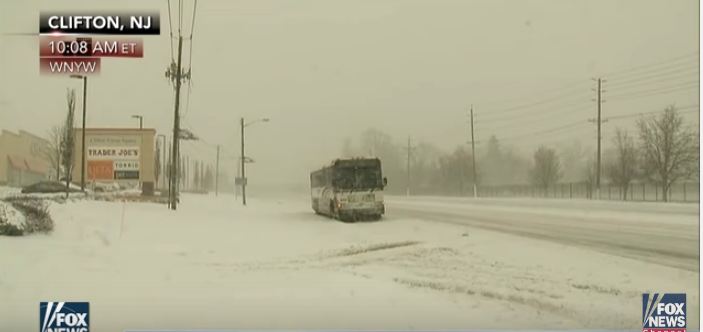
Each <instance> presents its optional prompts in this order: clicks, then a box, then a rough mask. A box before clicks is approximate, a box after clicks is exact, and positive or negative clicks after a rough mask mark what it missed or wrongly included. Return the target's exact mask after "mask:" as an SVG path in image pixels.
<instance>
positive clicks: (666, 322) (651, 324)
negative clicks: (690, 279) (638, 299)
mask: <svg viewBox="0 0 703 332" xmlns="http://www.w3.org/2000/svg"><path fill="white" fill-rule="evenodd" d="M642 332H686V294H680V293H664V294H659V293H653V294H642Z"/></svg>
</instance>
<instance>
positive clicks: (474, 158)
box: [470, 104, 478, 198]
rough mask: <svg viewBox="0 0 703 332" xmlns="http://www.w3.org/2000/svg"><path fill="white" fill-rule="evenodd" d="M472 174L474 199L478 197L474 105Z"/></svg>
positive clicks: (472, 120) (472, 109) (472, 113)
mask: <svg viewBox="0 0 703 332" xmlns="http://www.w3.org/2000/svg"><path fill="white" fill-rule="evenodd" d="M470 115H471V173H472V175H473V180H474V181H473V182H474V198H476V197H478V189H477V187H476V139H475V137H474V105H473V104H471V113H470Z"/></svg>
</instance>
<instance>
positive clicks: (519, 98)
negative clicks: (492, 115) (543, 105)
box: [480, 79, 588, 107]
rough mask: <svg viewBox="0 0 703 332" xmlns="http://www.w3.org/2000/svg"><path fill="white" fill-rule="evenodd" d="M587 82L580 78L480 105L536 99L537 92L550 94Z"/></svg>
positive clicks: (571, 88)
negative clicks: (554, 86)
mask: <svg viewBox="0 0 703 332" xmlns="http://www.w3.org/2000/svg"><path fill="white" fill-rule="evenodd" d="M586 83H588V82H587V81H585V80H583V79H579V80H578V81H572V83H569V84H565V85H562V86H559V87H557V88H552V89H547V90H540V91H536V92H534V93H531V94H529V95H526V96H522V97H513V98H507V99H505V98H503V99H494V100H489V101H485V102H482V103H480V105H481V106H489V105H491V104H505V103H510V102H514V101H523V100H534V95H535V94H548V93H553V92H559V91H566V90H573V89H574V88H577V87H579V86H580V85H584V84H586ZM489 107H490V106H489Z"/></svg>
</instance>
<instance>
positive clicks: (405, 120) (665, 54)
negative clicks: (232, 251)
mask: <svg viewBox="0 0 703 332" xmlns="http://www.w3.org/2000/svg"><path fill="white" fill-rule="evenodd" d="M177 2H178V1H172V5H175V4H176V3H177ZM118 3H119V4H118ZM184 5H185V6H186V7H187V9H186V10H185V15H184V16H185V17H187V18H190V17H191V14H192V13H191V11H192V9H191V8H192V5H193V2H192V0H184ZM698 5H699V4H698V1H695V0H666V1H665V0H660V1H643V0H627V1H624V0H623V1H618V0H580V1H575V0H573V1H564V0H542V1H532V0H527V1H518V0H512V1H500V0H483V1H477V0H464V1H441V0H433V1H429V0H424V1H414V0H396V1H389V0H373V1H371V0H353V1H351V0H349V1H330V0H319V1H318V0H314V1H312V0H289V1H286V0H276V1H267V0H252V1H225V0H200V1H199V2H198V7H197V13H196V23H195V31H194V38H193V40H192V47H193V49H192V62H191V61H190V60H189V55H190V42H189V43H186V44H185V45H186V46H185V48H184V54H186V60H185V62H186V63H189V62H191V63H192V73H193V74H192V75H193V81H192V90H191V93H190V94H189V98H190V101H189V102H188V101H187V100H188V99H187V98H188V97H185V98H184V100H183V102H184V105H188V107H184V109H183V114H184V121H183V126H184V127H186V128H190V129H192V130H193V131H194V132H195V133H196V134H197V135H199V136H201V137H202V138H203V140H204V141H205V142H208V143H209V144H222V145H223V148H224V150H223V151H225V154H226V155H228V156H233V155H234V154H235V153H237V152H236V148H237V147H238V144H239V141H238V128H237V125H238V120H239V118H240V117H241V116H244V117H245V118H247V119H250V120H253V119H256V118H261V117H270V118H271V122H270V123H262V124H257V125H255V126H252V127H251V128H248V131H247V147H248V155H250V156H251V157H253V158H254V159H256V164H254V165H252V166H251V168H250V170H249V174H250V176H251V177H252V178H254V179H255V180H256V181H261V182H267V181H281V180H286V181H291V182H297V181H307V177H308V173H309V171H310V170H311V169H313V168H317V167H319V166H321V165H322V164H323V163H326V162H327V161H329V160H331V159H333V158H335V157H337V156H338V155H339V153H340V150H341V145H342V141H343V140H344V139H345V138H348V137H354V138H355V137H358V136H359V133H360V132H361V131H363V130H364V129H367V128H369V127H375V128H377V129H379V130H382V131H385V132H387V133H389V134H391V135H392V136H394V138H396V139H397V140H398V141H399V142H400V141H403V140H405V139H406V138H407V136H408V135H411V136H412V137H413V138H414V139H415V140H422V141H427V142H431V143H433V144H436V145H438V146H439V147H440V148H442V149H445V150H451V149H453V148H454V147H456V146H457V145H459V144H462V143H464V142H466V141H467V133H468V128H467V121H466V120H467V117H466V112H467V110H468V108H469V105H471V104H474V107H475V110H476V122H477V123H476V125H477V129H476V134H477V135H478V136H479V137H478V139H479V140H480V139H481V138H482V136H487V135H490V134H496V135H498V138H499V139H500V138H501V137H506V138H509V137H515V136H518V137H519V136H520V135H524V138H520V139H514V140H512V141H510V140H506V142H505V143H506V144H508V143H510V144H514V145H515V146H516V147H518V148H523V149H524V150H525V151H528V148H529V149H532V148H534V146H536V144H538V143H540V142H541V140H544V141H545V142H547V143H554V142H555V141H564V140H573V139H583V140H585V144H589V142H592V141H594V140H595V137H594V136H593V128H592V126H588V125H584V126H576V127H574V128H573V129H569V130H561V131H556V132H554V135H546V136H539V135H531V133H536V132H540V131H549V130H551V129H552V128H558V127H559V126H561V125H568V124H570V123H573V122H574V121H581V120H583V121H585V120H586V119H587V118H589V117H593V116H594V115H595V104H594V103H592V102H590V99H591V98H592V97H594V96H595V94H594V93H593V92H592V91H591V90H590V89H591V88H593V87H594V84H593V82H592V81H591V80H590V79H591V78H592V77H598V76H601V75H604V77H607V74H608V73H613V72H615V73H617V72H621V71H624V70H627V69H628V68H631V67H637V66H641V65H649V64H663V65H665V66H666V65H672V66H676V65H677V64H679V65H686V64H687V63H688V64H689V66H688V67H682V68H683V69H684V70H683V71H682V72H681V75H682V76H681V77H680V78H677V79H672V80H670V81H668V83H667V82H664V83H662V85H661V86H657V85H656V84H651V85H644V86H642V87H641V89H640V90H641V91H647V90H649V89H653V90H656V89H660V88H666V87H669V86H680V85H681V84H684V83H686V82H689V81H697V80H698V74H697V70H694V69H692V68H696V67H697V66H696V65H695V63H696V62H695V61H694V60H693V59H695V58H696V57H697V56H696V55H694V53H695V52H697V51H698V48H699V45H698V42H699V38H698V31H699V30H698V13H699V9H698ZM128 8H129V9H134V10H140V9H159V10H161V13H162V14H161V23H162V25H161V28H162V34H161V35H160V36H145V37H144V38H143V39H144V44H145V46H144V49H145V51H144V54H145V55H144V58H143V59H124V58H122V59H120V58H108V59H104V60H103V63H102V72H101V74H100V75H99V76H98V77H95V78H91V79H90V80H89V86H88V113H89V114H88V117H87V122H88V126H90V127H93V126H95V127H107V126H117V127H133V126H137V125H138V123H137V121H136V120H134V119H131V118H130V116H131V115H132V114H141V115H143V116H144V121H145V126H146V127H153V128H156V129H157V130H158V131H159V132H160V133H166V134H168V130H170V128H172V124H173V123H172V121H173V88H172V86H171V85H169V82H168V81H167V80H166V79H165V78H164V70H165V68H166V66H167V65H168V63H169V62H170V59H171V55H170V43H169V36H168V29H169V26H168V15H167V13H168V11H167V1H166V0H164V1H119V2H115V1H63V0H62V1H31V0H21V1H20V0H10V1H7V0H3V1H2V2H0V31H1V32H2V33H3V34H2V35H0V56H1V58H0V78H1V79H0V128H3V129H10V130H13V131H15V130H19V129H24V130H27V131H30V132H33V133H36V134H39V135H43V134H45V133H46V132H47V130H48V129H49V128H50V127H51V126H53V125H57V124H60V123H61V121H62V119H63V118H64V116H65V90H66V88H76V89H77V93H78V94H80V93H81V90H80V88H81V85H80V81H78V80H74V79H69V78H57V77H46V76H40V75H39V70H38V62H39V59H38V53H39V52H38V39H37V37H36V36H32V35H31V33H36V32H37V31H38V14H39V12H40V11H41V10H47V11H48V10H55V9H61V10H79V9H80V10H92V9H95V10H102V9H117V10H125V9H128ZM175 24H176V23H174V25H175ZM190 25H191V22H190V20H189V19H188V21H187V22H184V27H188V29H189V28H190ZM23 33H27V34H24V35H23ZM185 34H186V35H187V36H188V35H189V34H190V31H185ZM687 57H688V58H687ZM677 59H678V60H677ZM677 61H681V62H677ZM686 61H688V62H686ZM689 67H690V68H689ZM677 68H678V67H677ZM645 69H646V67H645ZM687 75H688V76H687ZM616 81H617V80H616V79H610V80H609V83H610V82H612V84H613V85H616V84H615V82H616ZM569 87H572V88H571V90H568V88H569ZM604 87H605V89H606V90H607V92H606V95H607V94H608V93H610V94H617V93H618V89H617V88H616V87H613V88H612V89H610V88H608V86H607V83H606V84H604ZM560 89H565V90H560ZM552 90H558V91H556V92H553V93H549V92H545V91H552ZM623 90H624V92H632V91H635V92H637V91H640V90H638V89H637V87H632V88H629V89H623ZM183 91H184V96H188V93H187V91H188V90H187V89H184V90H183ZM564 93H567V94H568V95H569V96H570V97H569V98H572V99H568V100H567V99H564V101H563V106H560V105H561V104H558V103H557V104H555V105H551V106H549V107H546V106H545V107H546V108H545V109H544V112H540V110H539V109H534V108H528V109H525V110H524V111H523V110H522V109H519V110H511V107H514V106H519V105H523V104H530V103H531V102H539V101H540V100H541V99H548V98H551V97H553V96H557V95H560V94H564ZM645 94H646V93H645ZM501 100H504V101H503V102H500V101H501ZM606 100H607V96H606ZM496 101H498V102H496ZM671 103H676V104H677V105H697V104H698V90H697V89H689V90H681V91H677V92H675V93H670V94H663V95H662V94H657V95H652V96H643V97H641V98H630V99H624V100H621V101H618V100H617V98H613V100H612V101H607V102H606V103H605V104H604V106H603V107H604V108H603V112H604V117H606V116H607V115H622V114H631V113H633V112H634V113H636V112H646V111H652V110H656V109H660V108H663V107H664V106H665V105H667V104H671ZM572 104H573V105H575V106H573V107H571V106H570V105H572ZM79 105H80V104H79ZM555 107H556V108H555ZM562 107H563V108H564V110H563V111H561V108H562ZM506 110H508V111H506ZM687 116H688V118H689V119H691V121H692V123H695V122H693V121H696V120H697V118H698V113H692V114H691V113H688V115H687ZM633 121H634V120H633ZM628 123H629V122H622V123H621V122H616V121H613V122H609V123H608V126H610V127H607V128H606V129H605V130H606V134H607V132H608V131H609V130H612V128H614V126H615V125H623V126H627V125H628ZM484 138H485V137H484ZM188 145H189V146H186V148H185V149H186V150H187V152H186V153H188V154H191V155H192V156H193V158H201V159H209V160H214V155H215V154H214V151H215V150H214V148H212V147H211V146H209V145H207V144H205V143H198V144H188ZM230 159H231V158H230ZM225 165H226V167H228V168H232V167H234V166H233V163H232V162H228V163H227V164H225Z"/></svg>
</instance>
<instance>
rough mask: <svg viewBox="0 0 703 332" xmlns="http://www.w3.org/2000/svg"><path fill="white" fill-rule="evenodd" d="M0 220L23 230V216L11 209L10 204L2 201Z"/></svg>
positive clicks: (0, 202) (0, 203) (0, 204)
mask: <svg viewBox="0 0 703 332" xmlns="http://www.w3.org/2000/svg"><path fill="white" fill-rule="evenodd" d="M0 220H2V221H4V222H6V223H8V224H10V225H14V226H15V227H17V228H19V229H23V228H24V221H25V217H24V215H23V214H22V213H20V212H19V211H17V209H15V208H14V207H12V205H11V204H9V203H6V202H3V201H0Z"/></svg>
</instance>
